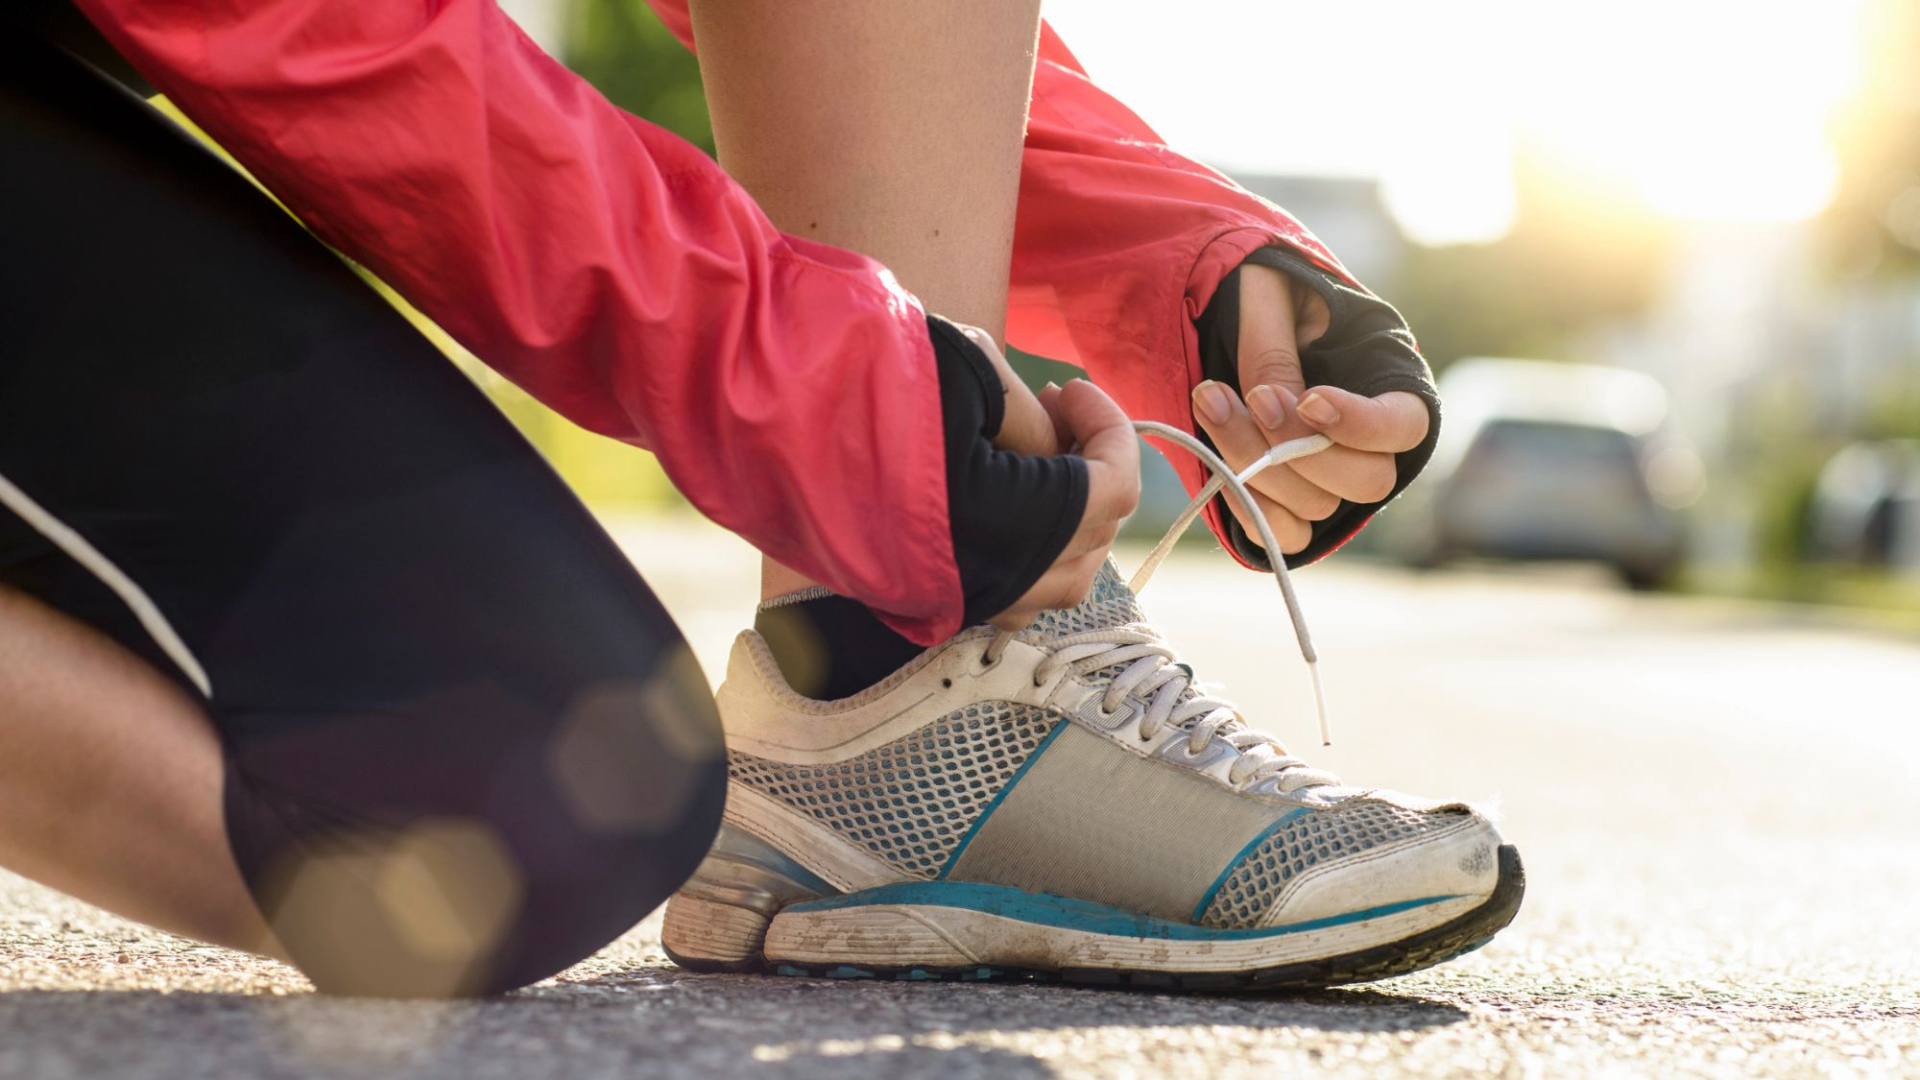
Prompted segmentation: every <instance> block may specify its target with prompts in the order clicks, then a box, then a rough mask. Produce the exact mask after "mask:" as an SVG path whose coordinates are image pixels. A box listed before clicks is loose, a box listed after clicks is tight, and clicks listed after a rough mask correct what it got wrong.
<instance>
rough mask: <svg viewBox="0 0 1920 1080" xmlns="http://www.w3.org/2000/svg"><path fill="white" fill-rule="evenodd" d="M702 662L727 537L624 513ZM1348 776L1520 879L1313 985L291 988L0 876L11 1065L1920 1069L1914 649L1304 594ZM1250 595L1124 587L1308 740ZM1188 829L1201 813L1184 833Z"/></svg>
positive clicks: (319, 1071)
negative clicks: (1444, 935)
mask: <svg viewBox="0 0 1920 1080" xmlns="http://www.w3.org/2000/svg"><path fill="white" fill-rule="evenodd" d="M622 536H623V537H624V538H625V539H626V540H627V541H628V542H629V543H630V545H631V546H632V548H633V550H634V552H635V555H636V557H637V558H638V559H639V560H640V562H641V564H642V565H643V566H645V567H648V568H649V569H650V571H651V576H653V577H654V579H655V580H656V582H657V583H658V584H659V585H660V586H661V588H662V591H663V595H664V596H665V597H666V599H667V601H668V602H669V604H670V605H671V606H672V607H673V608H674V609H675V611H676V613H677V614H679V615H680V616H681V617H682V619H683V622H684V624H685V625H686V626H687V627H688V629H689V632H690V634H691V635H692V636H693V637H694V639H695V643H696V647H697V651H698V652H699V654H700V656H701V658H702V660H703V662H705V663H707V664H708V665H709V669H710V670H712V668H713V666H714V665H716V664H717V662H718V658H719V657H720V656H722V655H723V654H724V650H725V647H726V643H727V641H728V639H729V638H730V636H731V634H732V633H733V632H734V630H735V629H737V627H738V625H739V624H740V622H741V621H742V619H743V617H744V616H743V612H744V611H745V610H746V609H747V607H748V605H750V603H751V599H752V584H751V576H750V572H749V571H747V569H746V567H747V566H748V559H747V555H746V553H745V552H744V551H743V550H742V549H740V548H739V547H738V546H737V545H735V544H734V543H732V542H730V541H727V540H725V539H724V538H722V539H718V540H716V539H714V538H713V537H712V536H711V535H709V534H707V533H704V532H699V531H689V530H688V529H686V528H676V529H672V530H665V531H662V530H660V529H659V528H658V527H655V528H652V529H650V530H623V531H622ZM1301 585H1302V592H1303V597H1304V600H1305V603H1306V604H1307V605H1308V613H1309V616H1310V617H1311V618H1312V619H1313V623H1314V626H1315V630H1316V635H1317V637H1318V639H1319V642H1320V647H1321V650H1322V653H1323V655H1324V656H1325V658H1326V659H1325V664H1326V669H1327V678H1328V683H1329V689H1330V693H1331V694H1332V695H1333V700H1334V703H1335V706H1336V715H1335V723H1336V735H1337V737H1338V740H1339V745H1338V746H1337V747H1335V748H1333V749H1331V750H1328V751H1324V752H1318V753H1315V754H1313V755H1310V756H1312V757H1313V758H1314V759H1315V760H1316V761H1322V762H1325V763H1326V764H1328V765H1330V766H1331V767H1333V768H1334V769H1336V770H1337V771H1340V772H1341V773H1343V774H1344V775H1345V776H1346V777H1347V778H1348V779H1349V780H1353V781H1359V782H1363V783H1369V784H1380V785H1390V786H1397V787H1402V788H1406V789H1410V790H1414V791H1420V792H1427V793H1449V794H1460V795H1465V796H1468V797H1471V798H1475V799H1480V800H1485V801H1488V802H1490V803H1493V804H1495V805H1497V806H1499V807H1500V808H1501V812H1502V814H1503V818H1504V826H1503V827H1504V828H1505V829H1506V831H1507V833H1508V835H1509V836H1510V837H1511V838H1512V839H1513V840H1515V841H1516V842H1517V843H1519V844H1520V846H1521V849H1522V851H1523V852H1524V853H1525V855H1526V859H1527V865H1528V871H1529V875H1530V879H1531V889H1530V892H1529V894H1528V898H1527V905H1526V907H1525V908H1524V909H1523V910H1522V912H1521V914H1520V917H1519V919H1518V921H1517V922H1516V923H1515V925H1514V926H1513V927H1512V928H1511V929H1510V930H1509V931H1508V932H1507V933H1506V934H1504V935H1502V936H1501V937H1500V938H1499V939H1498V940H1497V941H1496V942H1495V943H1494V944H1493V945H1491V946H1489V947H1488V948H1486V949H1484V950H1482V951H1481V952H1479V953H1477V954H1475V955H1473V956H1470V957H1467V958H1465V959H1464V960H1462V961H1459V962H1456V963H1454V964H1452V965H1450V966H1448V967H1446V968H1443V969H1440V970H1437V971H1433V972H1428V973H1424V974H1420V975H1415V976H1410V977H1407V978H1402V979H1398V980H1394V981H1391V982H1388V983H1384V984H1380V985H1378V986H1375V987H1372V988H1368V989H1356V990H1346V991H1338V992H1330V993H1324V994H1317V995H1312V996H1305V997H1302V996H1261V997H1245V998H1209V997H1179V996H1160V995H1139V994H1125V993H1112V992H1100V991H1083V990H1059V989H1051V988H1044V987H1026V986H1005V987H1000V986H989V987H982V986H970V985H969V986H937V985H933V986H930V985H867V984H842V983H825V982H811V981H804V980H792V979H771V978H748V977H722V976H693V975H686V974H683V973H680V972H678V971H676V970H675V969H674V968H673V967H672V966H671V965H669V964H668V963H667V962H666V961H665V960H664V959H663V958H662V957H661V954H660V952H659V944H658V937H657V935H658V926H657V919H652V920H649V921H648V922H647V923H645V924H643V925H642V926H641V927H639V928H638V929H636V930H635V931H634V932H633V933H632V934H630V935H628V936H627V937H626V938H625V939H623V940H622V941H620V942H619V943H617V944H616V945H615V946H614V947H613V948H611V949H609V950H608V951H607V952H605V953H603V954H602V955H601V956H599V957H597V958H595V959H594V960H593V961H591V962H589V963H587V964H584V965H582V966H581V967H579V968H577V969H575V970H574V971H571V972H569V973H567V974H566V975H565V976H563V977H562V978H560V979H558V980H555V981H553V982H551V983H548V984H545V985H542V986H540V987H537V988H535V989H533V990H530V991H527V992H524V993H522V994H519V995H516V996H514V997H512V998H508V999H503V1000H499V1001H491V1002H485V1003H480V1004H461V1005H419V1004H394V1003H386V1002H360V1001H338V1000H328V999H322V998H317V997H314V996H312V995H310V994H308V993H307V991H306V989H305V986H304V984H303V983H302V982H301V981H300V980H299V979H298V978H297V977H295V976H292V975H290V974H289V973H287V972H286V971H285V970H283V969H280V968H278V967H276V966H274V965H271V964H267V963H262V962H255V961H251V960H248V959H245V958H242V957H237V956H235V955H233V954H230V953H224V952H221V951H218V950H213V949H203V948H197V947H194V946H191V945H188V944H186V943H184V942H181V941H178V940H176V939H170V938H167V937H165V936H162V935H158V934H154V933H150V932H146V931H143V930H140V929H138V928H136V927H133V926H130V925H128V924H126V923H123V922H120V921H118V920H115V919H113V918H110V917H108V916H105V915H102V914H100V913H97V912H95V911H92V910H90V909H88V908H85V907H83V906H81V905H79V904H75V903H72V902H70V901H66V900H64V899H62V898H60V897H57V896H54V895H52V894H50V893H48V892H46V891H44V890H40V889H38V888H36V887H34V886H31V885H29V884H27V883H25V882H22V881H20V880H18V879H14V878H7V877H5V876H4V875H0V1077H5V1078H13V1077H36V1078H41V1077H45V1078H55V1077H65V1076H86V1077H91V1076H153V1077H172V1076H194V1077H228V1076H231V1077H242V1076H245V1077H319V1076H352V1077H421V1078H429V1077H431V1078H440V1077H446V1078H453V1077H516V1078H517V1077H541V1076H569V1077H571V1076H582V1077H630V1076H632V1077H638V1076H653V1075H662V1076H687V1077H694V1076H722V1077H733V1076H818V1077H831V1078H833V1080H852V1078H857V1077H867V1076H872V1077H888V1078H899V1077H908V1076H923V1075H924V1076H979V1077H992V1078H1021V1077H1054V1076H1097V1077H1102V1078H1106V1077H1130V1076H1138V1077H1149V1076H1218V1077H1241V1076H1245V1077H1261V1078H1272V1077H1279V1076H1290V1077H1321V1076H1326V1077H1367V1078H1369V1080H1379V1078H1385V1077H1393V1076H1402V1075H1405V1076H1484V1075H1490V1074H1491V1075H1499V1076H1504V1077H1519V1078H1533V1077H1551V1078H1554V1080H1559V1078H1562V1077H1589V1076H1590V1077H1638V1076H1648V1077H1662V1078H1664V1077H1682V1076H1684V1077H1691V1076H1763V1077H1820V1078H1825V1080H1842V1078H1849V1077H1871V1076H1913V1077H1920V899H1917V898H1920V641H1914V640H1911V639H1900V638H1896V637H1883V636H1875V635H1874V634H1872V633H1870V632H1866V631H1861V630H1849V629H1846V628H1844V627H1841V626H1837V625H1832V624H1830V623H1828V622H1809V621H1806V620H1805V619H1804V617H1800V618H1796V617H1795V616H1792V615H1791V614H1787V613H1783V612H1781V611H1779V610H1776V609H1770V608H1765V607H1757V606H1734V605H1724V604H1712V605H1709V604H1704V603H1700V602H1688V601H1677V600H1666V599H1642V598H1633V597H1628V596H1624V595H1621V594H1619V593H1616V592H1613V591H1610V590H1608V589H1607V588H1605V587H1604V585H1603V584H1602V583H1601V582H1600V580H1599V579H1597V578H1592V579H1590V578H1586V577H1583V576H1581V575H1578V574H1571V575H1569V574H1558V573H1555V574H1544V575H1542V574H1532V573H1527V574H1467V575H1456V576H1436V577H1417V576H1410V575H1407V574H1403V573H1399V572H1396V571H1389V570H1380V569H1364V568H1362V569H1326V570H1316V571H1314V572H1311V573H1310V574H1307V575H1304V576H1303V578H1302V581H1301ZM1270 596H1271V594H1270V592H1269V591H1268V586H1266V585H1265V584H1263V583H1261V582H1260V581H1259V580H1258V579H1255V578H1251V577H1249V576H1246V575H1244V574H1243V573H1242V572H1240V571H1236V570H1233V569H1231V568H1230V567H1228V566H1226V565H1225V563H1224V557H1222V556H1219V555H1218V554H1217V553H1216V554H1212V555H1209V554H1207V553H1204V552H1195V553H1193V554H1184V553H1183V555H1182V556H1180V557H1177V558H1176V560H1175V561H1173V562H1172V563H1170V564H1169V565H1168V566H1167V567H1166V568H1165V569H1163V571H1162V574H1161V578H1160V580H1158V581H1157V582H1156V583H1155V586H1154V588H1153V589H1151V590H1150V591H1149V592H1148V594H1147V597H1146V599H1147V606H1148V608H1149V610H1150V611H1152V612H1153V613H1154V614H1155V615H1156V617H1158V618H1160V619H1161V620H1162V621H1163V623H1164V624H1165V625H1166V626H1167V627H1168V628H1169V629H1170V632H1171V633H1172V634H1173V635H1174V638H1175V640H1176V641H1177V642H1179V643H1180V644H1181V646H1182V648H1183V650H1185V651H1186V652H1187V653H1188V655H1189V657H1190V658H1191V659H1193V660H1194V661H1195V662H1196V663H1197V665H1198V666H1199V668H1200V671H1201V674H1202V676H1203V677H1205V678H1209V679H1215V680H1221V681H1224V682H1225V683H1226V684H1227V685H1228V687H1229V690H1230V692H1231V693H1232V694H1233V695H1234V696H1235V697H1236V698H1237V699H1238V700H1239V701H1241V702H1242V704H1243V705H1245V706H1246V707H1247V709H1248V711H1249V712H1250V713H1252V714H1254V715H1258V716H1261V717H1265V718H1268V721H1269V723H1268V726H1270V727H1271V728H1273V729H1275V730H1277V731H1278V732H1279V733H1281V734H1282V735H1283V736H1285V737H1287V738H1289V739H1292V740H1294V741H1295V742H1296V743H1297V744H1299V745H1301V746H1305V745H1310V743H1311V741H1312V734H1311V722H1310V720H1309V714H1308V711H1307V699H1306V697H1305V686H1304V682H1303V680H1302V679H1301V677H1300V674H1299V672H1298V670H1297V668H1296V662H1295V661H1293V660H1290V659H1289V657H1290V655H1291V651H1290V645H1289V644H1288V639H1287V636H1286V634H1285V631H1284V625H1285V624H1284V621H1283V619H1282V616H1281V614H1280V612H1279V611H1278V609H1277V604H1276V602H1275V601H1274V600H1272V599H1270ZM1195 827H1196V828H1204V827H1205V823H1204V822H1199V823H1195Z"/></svg>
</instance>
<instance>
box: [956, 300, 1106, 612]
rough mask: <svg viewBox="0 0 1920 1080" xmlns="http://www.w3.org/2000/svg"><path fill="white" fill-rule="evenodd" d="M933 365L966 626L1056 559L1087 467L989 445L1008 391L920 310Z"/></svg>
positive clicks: (1078, 505) (1078, 504) (1003, 604)
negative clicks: (937, 380)
mask: <svg viewBox="0 0 1920 1080" xmlns="http://www.w3.org/2000/svg"><path fill="white" fill-rule="evenodd" d="M927 331H928V334H929V336H930V337H931V338H932V340H933V354H934V359H935V361H936V362H937V363H938V365H939V369H940V415H941V421H942V425H943V427H944V428H945V431H946V448H947V520H948V523H949V527H950V528H951V530H952V533H953V559H954V563H955V565H956V566H957V567H958V569H959V571H960V587H961V590H962V591H963V592H964V593H965V595H966V612H965V618H966V625H968V626H972V625H976V624H978V623H983V622H986V621H987V619H989V618H991V617H992V616H994V615H997V614H999V613H1000V612H1002V611H1005V610H1006V609H1007V608H1008V607H1011V606H1012V604H1013V602H1014V601H1015V600H1018V599H1019V598H1020V597H1021V595H1022V594H1024V593H1025V592H1026V591H1027V590H1028V589H1030V588H1032V587H1033V583H1034V582H1036V581H1038V580H1040V576H1041V575H1042V574H1044V573H1046V572H1047V569H1048V567H1051V566H1052V565H1053V562H1054V560H1055V559H1057V558H1058V557H1059V556H1060V552H1061V551H1063V550H1064V549H1065V548H1066V546H1067V542H1068V541H1070V540H1072V539H1073V534H1074V533H1075V531H1077V530H1078V529H1079V527H1080V518H1081V516H1082V515H1083V514H1085V513H1086V509H1087V464H1086V462H1085V461H1083V460H1081V459H1080V458H1078V457H1072V456H1064V455H1063V456H1060V457H1043V456H1036V455H1030V454H1016V453H1012V452H1010V451H1006V450H999V449H996V448H995V447H994V445H993V442H992V439H993V436H995V435H997V434H999V432H1000V425H1001V423H1002V422H1003V420H1004V419H1005V417H1006V390H1005V388H1004V387H1003V386H1002V385H1001V383H1000V374H999V372H998V371H996V370H995V369H994V367H993V362H992V361H991V360H989V359H988V358H987V355H986V353H984V352H982V351H981V350H980V347H979V346H978V345H975V344H974V343H973V342H972V341H970V340H968V339H967V336H966V335H965V334H962V333H961V332H960V330H959V328H957V327H955V326H954V325H953V324H952V323H950V322H948V321H947V320H945V319H943V318H941V317H939V316H938V315H929V316H928V317H927Z"/></svg>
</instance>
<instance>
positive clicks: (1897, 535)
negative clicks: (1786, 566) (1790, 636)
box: [1810, 439, 1920, 572]
mask: <svg viewBox="0 0 1920 1080" xmlns="http://www.w3.org/2000/svg"><path fill="white" fill-rule="evenodd" d="M1810 509H1811V514H1810V518H1811V526H1812V529H1811V531H1812V535H1811V540H1812V548H1813V555H1814V557H1815V558H1817V559H1821V560H1824V561H1827V562H1846V563H1853V564H1856V565H1859V566H1869V567H1876V568H1881V569H1894V570H1906V571H1909V572H1914V571H1920V440H1914V439H1885V440H1881V441H1877V442H1857V443H1852V444H1850V445H1848V446H1845V447H1843V448H1841V450H1840V451H1839V452H1838V453H1836V454H1834V455H1833V457H1832V458H1830V459H1828V461H1827V464H1826V465H1825V467H1823V468H1822V469H1821V470H1820V478H1819V479H1818V480H1817V481H1816V482H1815V484H1814V489H1813V503H1812V506H1811V508H1810Z"/></svg>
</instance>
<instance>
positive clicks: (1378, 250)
mask: <svg viewBox="0 0 1920 1080" xmlns="http://www.w3.org/2000/svg"><path fill="white" fill-rule="evenodd" d="M1233 179H1234V181H1235V182H1236V183H1238V184H1239V185H1240V186H1241V187H1244V188H1246V189H1247V190H1248V191H1251V192H1253V193H1254V194H1256V195H1259V196H1260V197H1262V198H1264V199H1267V200H1268V201H1270V202H1273V203H1276V204H1278V205H1279V206H1280V207H1281V208H1282V209H1285V210H1286V211H1287V212H1288V213H1290V214H1292V215H1293V216H1294V217H1295V218H1297V219H1299V221H1300V222H1301V223H1302V224H1304V225H1305V226H1306V227H1307V228H1309V229H1311V230H1313V234H1314V235H1315V236H1318V237H1319V238H1320V239H1321V240H1323V241H1325V242H1326V245H1327V246H1328V247H1330V248H1332V249H1333V253H1334V254H1335V255H1338V256H1339V257H1340V261H1341V262H1343V263H1345V264H1346V266H1347V269H1349V270H1351V271H1353V273H1354V276H1355V277H1358V278H1359V279H1360V280H1361V281H1363V282H1369V283H1372V282H1382V281H1391V280H1393V278H1394V277H1395V276H1397V275H1398V274H1399V272H1400V266H1401V263H1402V262H1404V261H1405V259H1406V253H1407V238H1406V235H1405V234H1404V233H1402V232H1401V231H1400V226H1399V223H1397V222H1396V221H1394V219H1393V215H1392V214H1391V213H1390V212H1388V210H1387V207H1386V203H1384V202H1382V201H1381V198H1380V182H1379V181H1378V180H1374V179H1368V178H1362V177H1346V176H1275V175H1270V174H1259V173H1244V174H1235V175H1234V177H1233Z"/></svg>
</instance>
